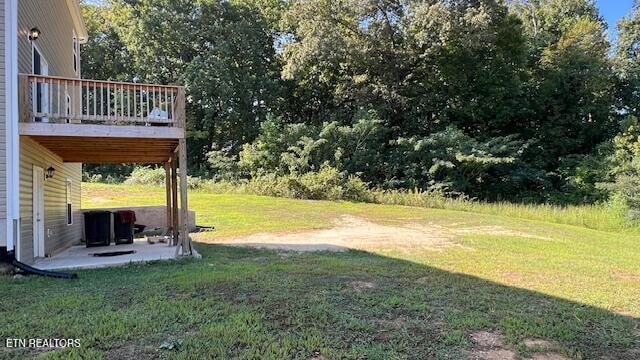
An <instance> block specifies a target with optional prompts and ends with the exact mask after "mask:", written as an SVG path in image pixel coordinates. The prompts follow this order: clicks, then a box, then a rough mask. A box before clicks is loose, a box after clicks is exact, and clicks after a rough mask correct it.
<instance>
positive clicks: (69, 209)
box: [67, 179, 73, 225]
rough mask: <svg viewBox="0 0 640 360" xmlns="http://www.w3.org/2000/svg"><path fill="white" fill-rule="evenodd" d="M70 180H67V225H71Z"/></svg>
mask: <svg viewBox="0 0 640 360" xmlns="http://www.w3.org/2000/svg"><path fill="white" fill-rule="evenodd" d="M71 185H72V184H71V180H70V179H67V225H73V211H72V208H71V204H72V199H71V188H72V186H71Z"/></svg>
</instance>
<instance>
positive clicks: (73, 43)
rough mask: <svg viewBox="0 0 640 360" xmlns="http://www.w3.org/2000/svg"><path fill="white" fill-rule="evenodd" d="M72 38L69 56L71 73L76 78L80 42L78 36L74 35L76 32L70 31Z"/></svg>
mask: <svg viewBox="0 0 640 360" xmlns="http://www.w3.org/2000/svg"><path fill="white" fill-rule="evenodd" d="M72 32H73V36H72V38H71V54H72V59H73V64H71V66H72V67H73V72H74V74H76V76H78V77H79V76H80V42H79V41H78V35H77V34H76V30H75V29H74V30H72Z"/></svg>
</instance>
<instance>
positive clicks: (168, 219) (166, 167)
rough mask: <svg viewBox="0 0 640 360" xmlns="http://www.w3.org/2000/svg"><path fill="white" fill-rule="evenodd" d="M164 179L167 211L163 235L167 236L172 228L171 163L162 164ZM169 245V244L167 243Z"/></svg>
mask: <svg viewBox="0 0 640 360" xmlns="http://www.w3.org/2000/svg"><path fill="white" fill-rule="evenodd" d="M164 177H165V190H166V200H167V211H166V219H165V224H166V225H165V226H166V228H165V235H166V236H168V235H170V234H171V231H172V230H171V227H172V226H173V219H172V215H173V211H172V210H171V206H172V201H171V163H169V162H166V163H164ZM169 245H171V242H169Z"/></svg>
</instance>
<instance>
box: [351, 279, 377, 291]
mask: <svg viewBox="0 0 640 360" xmlns="http://www.w3.org/2000/svg"><path fill="white" fill-rule="evenodd" d="M377 287H378V285H376V284H375V283H372V282H369V281H350V282H348V283H347V288H348V289H349V290H353V291H357V292H362V291H366V290H371V289H375V288H377Z"/></svg>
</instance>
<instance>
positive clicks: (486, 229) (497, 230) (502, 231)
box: [453, 226, 550, 240]
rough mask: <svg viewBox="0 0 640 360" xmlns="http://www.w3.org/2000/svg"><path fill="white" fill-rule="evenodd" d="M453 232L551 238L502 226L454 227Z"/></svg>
mask: <svg viewBox="0 0 640 360" xmlns="http://www.w3.org/2000/svg"><path fill="white" fill-rule="evenodd" d="M453 232H455V233H456V234H459V235H465V234H481V235H482V234H486V235H498V236H513V237H522V238H527V239H537V240H550V238H548V237H544V236H538V235H533V234H528V233H525V232H521V231H513V230H510V229H507V228H504V227H502V226H476V227H469V228H461V229H454V230H453Z"/></svg>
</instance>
